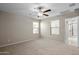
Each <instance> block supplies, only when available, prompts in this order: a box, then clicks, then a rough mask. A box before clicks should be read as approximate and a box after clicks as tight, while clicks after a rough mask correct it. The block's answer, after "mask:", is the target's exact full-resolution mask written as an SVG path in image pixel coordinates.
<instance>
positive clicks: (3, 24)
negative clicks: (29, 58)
mask: <svg viewBox="0 0 79 59" xmlns="http://www.w3.org/2000/svg"><path fill="white" fill-rule="evenodd" d="M78 54H79V3H0V55H78Z"/></svg>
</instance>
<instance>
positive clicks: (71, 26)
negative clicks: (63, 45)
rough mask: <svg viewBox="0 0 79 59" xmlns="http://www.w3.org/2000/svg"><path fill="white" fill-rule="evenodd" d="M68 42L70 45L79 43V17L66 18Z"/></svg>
mask: <svg viewBox="0 0 79 59" xmlns="http://www.w3.org/2000/svg"><path fill="white" fill-rule="evenodd" d="M65 26H66V28H65V29H66V42H67V44H69V45H73V46H77V45H78V31H77V30H78V17H74V18H69V19H66V20H65Z"/></svg>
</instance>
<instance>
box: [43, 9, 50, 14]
mask: <svg viewBox="0 0 79 59" xmlns="http://www.w3.org/2000/svg"><path fill="white" fill-rule="evenodd" d="M49 11H51V9H48V10H45V11H44V12H43V13H45V12H49Z"/></svg>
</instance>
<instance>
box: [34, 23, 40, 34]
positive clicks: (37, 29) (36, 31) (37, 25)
mask: <svg viewBox="0 0 79 59" xmlns="http://www.w3.org/2000/svg"><path fill="white" fill-rule="evenodd" d="M38 33H39V23H38V22H33V34H38Z"/></svg>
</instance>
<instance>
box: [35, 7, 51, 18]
mask: <svg viewBox="0 0 79 59" xmlns="http://www.w3.org/2000/svg"><path fill="white" fill-rule="evenodd" d="M35 9H37V10H38V11H39V12H38V13H40V15H38V16H37V17H40V16H41V15H42V16H43V15H44V16H49V15H48V14H47V13H48V12H50V11H51V9H45V7H43V6H39V7H37V8H35Z"/></svg>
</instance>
